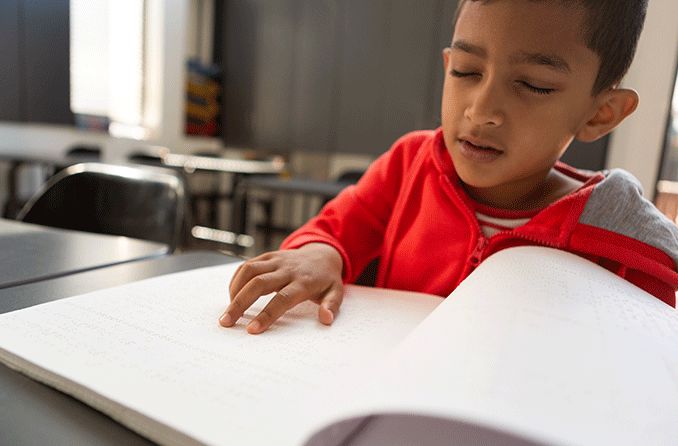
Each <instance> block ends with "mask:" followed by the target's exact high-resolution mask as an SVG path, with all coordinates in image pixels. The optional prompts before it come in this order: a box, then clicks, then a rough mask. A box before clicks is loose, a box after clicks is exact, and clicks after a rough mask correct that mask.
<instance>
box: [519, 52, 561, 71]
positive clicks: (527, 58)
mask: <svg viewBox="0 0 678 446" xmlns="http://www.w3.org/2000/svg"><path fill="white" fill-rule="evenodd" d="M510 62H511V63H527V64H532V65H542V66H545V67H548V68H552V69H554V70H556V71H560V72H562V73H571V72H572V69H571V68H570V65H569V64H568V63H567V62H565V59H563V58H562V57H558V56H556V55H554V54H543V53H525V52H523V53H520V54H518V55H517V56H513V57H511V59H510Z"/></svg>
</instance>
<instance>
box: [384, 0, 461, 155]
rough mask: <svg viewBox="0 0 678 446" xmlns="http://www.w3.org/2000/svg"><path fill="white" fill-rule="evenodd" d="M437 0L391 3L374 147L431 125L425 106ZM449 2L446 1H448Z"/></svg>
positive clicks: (433, 62) (433, 63)
mask: <svg viewBox="0 0 678 446" xmlns="http://www.w3.org/2000/svg"><path fill="white" fill-rule="evenodd" d="M439 3H440V2H439V0H418V1H417V7H416V8H413V7H412V4H411V2H404V1H399V2H393V3H392V4H391V11H390V23H391V25H390V30H389V31H390V32H389V38H388V45H387V49H386V55H387V58H386V64H385V65H386V75H385V77H384V96H385V98H384V110H383V113H382V117H381V119H382V123H381V126H382V128H383V131H382V135H381V137H382V141H383V142H384V143H385V144H386V146H384V145H383V144H382V147H379V148H376V147H375V148H374V150H375V151H376V153H381V152H383V151H384V150H385V149H386V148H387V147H388V146H389V145H390V144H391V143H392V142H393V141H395V140H396V139H397V138H399V137H400V136H402V135H403V134H404V133H406V132H410V131H412V130H414V129H421V128H429V127H431V125H432V124H433V123H432V122H431V121H430V119H429V116H430V112H429V107H431V106H433V107H434V108H439V106H437V104H429V97H430V93H429V92H430V90H431V89H432V88H433V85H432V84H431V80H430V79H431V77H432V74H431V72H432V71H436V70H438V65H439V56H438V55H437V53H438V48H439V45H438V42H437V38H436V33H435V32H434V31H435V30H436V28H437V27H438V23H439V22H440V20H441V17H440V16H439V14H438V11H437V9H438V4H439ZM448 3H449V2H448Z"/></svg>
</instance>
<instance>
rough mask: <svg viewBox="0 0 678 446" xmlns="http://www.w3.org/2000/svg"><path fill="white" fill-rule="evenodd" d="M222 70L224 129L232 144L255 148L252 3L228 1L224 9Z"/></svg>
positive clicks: (254, 33)
mask: <svg viewBox="0 0 678 446" xmlns="http://www.w3.org/2000/svg"><path fill="white" fill-rule="evenodd" d="M222 11H223V14H224V15H223V17H222V22H223V26H222V27H221V29H222V31H223V33H222V42H221V44H220V45H219V46H220V47H221V49H222V55H221V60H222V68H223V78H224V112H223V113H222V128H223V132H224V135H225V138H226V142H227V143H228V144H233V145H251V144H252V139H253V129H252V115H253V113H254V111H253V103H252V99H253V96H254V95H253V89H254V81H255V64H254V62H255V58H256V50H257V49H256V43H257V41H256V28H257V21H256V20H257V17H256V10H255V5H254V3H253V2H251V1H249V0H241V1H228V2H226V6H225V7H223V8H222Z"/></svg>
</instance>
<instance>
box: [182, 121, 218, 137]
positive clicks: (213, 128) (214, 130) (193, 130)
mask: <svg viewBox="0 0 678 446" xmlns="http://www.w3.org/2000/svg"><path fill="white" fill-rule="evenodd" d="M218 133H219V126H218V125H217V122H216V121H209V122H206V123H193V122H187V123H186V134H188V135H204V136H214V135H216V134H218Z"/></svg>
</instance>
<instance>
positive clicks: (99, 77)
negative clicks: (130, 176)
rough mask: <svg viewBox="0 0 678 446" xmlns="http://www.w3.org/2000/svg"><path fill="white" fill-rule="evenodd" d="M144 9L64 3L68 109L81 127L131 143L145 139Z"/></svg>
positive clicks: (86, 0) (110, 0)
mask: <svg viewBox="0 0 678 446" xmlns="http://www.w3.org/2000/svg"><path fill="white" fill-rule="evenodd" d="M144 4H145V2H144V1H143V0H71V2H70V23H71V30H70V31H71V46H70V57H71V60H70V68H71V110H72V111H73V113H75V115H76V121H78V122H80V123H81V124H82V125H83V126H85V127H90V128H91V127H107V128H108V129H109V131H110V133H111V134H113V135H114V136H126V137H132V138H136V139H140V138H143V137H144V135H145V129H144V127H143V122H144V119H143V118H144V116H143V110H144V9H145V8H144V6H145V5H144ZM108 123H110V125H108Z"/></svg>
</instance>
